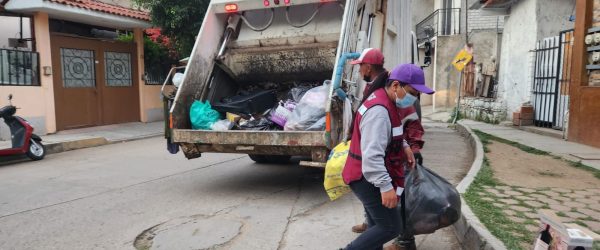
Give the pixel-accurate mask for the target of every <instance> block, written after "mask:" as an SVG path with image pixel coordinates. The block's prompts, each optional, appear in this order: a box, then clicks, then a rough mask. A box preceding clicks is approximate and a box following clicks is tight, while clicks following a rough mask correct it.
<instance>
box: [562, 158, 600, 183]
mask: <svg viewBox="0 0 600 250" xmlns="http://www.w3.org/2000/svg"><path fill="white" fill-rule="evenodd" d="M567 162H569V164H570V165H571V166H573V167H574V168H579V169H583V170H585V171H589V172H592V173H593V174H594V177H596V178H598V179H600V170H598V169H595V168H593V167H590V166H588V165H585V164H583V163H581V161H569V160H567Z"/></svg>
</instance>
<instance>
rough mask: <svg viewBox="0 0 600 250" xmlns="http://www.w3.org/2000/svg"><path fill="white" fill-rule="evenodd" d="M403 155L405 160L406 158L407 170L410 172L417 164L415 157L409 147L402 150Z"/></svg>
mask: <svg viewBox="0 0 600 250" xmlns="http://www.w3.org/2000/svg"><path fill="white" fill-rule="evenodd" d="M404 154H406V158H408V168H409V169H410V170H413V169H415V166H416V164H417V163H416V162H415V155H414V154H413V152H412V150H411V149H410V147H406V148H404Z"/></svg>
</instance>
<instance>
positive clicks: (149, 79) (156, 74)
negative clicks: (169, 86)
mask: <svg viewBox="0 0 600 250" xmlns="http://www.w3.org/2000/svg"><path fill="white" fill-rule="evenodd" d="M166 77H167V72H163V71H162V70H146V72H145V73H144V80H145V81H146V85H162V84H163V83H164V82H165V79H166Z"/></svg>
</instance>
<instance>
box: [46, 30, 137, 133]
mask: <svg viewBox="0 0 600 250" xmlns="http://www.w3.org/2000/svg"><path fill="white" fill-rule="evenodd" d="M136 58H137V57H136V55H135V45H134V44H133V43H123V42H115V41H101V40H94V39H84V38H73V37H66V36H59V35H53V36H52V65H53V68H54V70H53V72H54V95H55V105H56V121H57V127H58V129H59V130H65V129H72V128H80V127H90V126H98V125H109V124H117V123H125V122H134V121H139V120H140V115H139V114H140V112H139V83H138V82H137V80H136V77H134V76H136V75H137V74H138V73H137V67H134V65H137V61H136Z"/></svg>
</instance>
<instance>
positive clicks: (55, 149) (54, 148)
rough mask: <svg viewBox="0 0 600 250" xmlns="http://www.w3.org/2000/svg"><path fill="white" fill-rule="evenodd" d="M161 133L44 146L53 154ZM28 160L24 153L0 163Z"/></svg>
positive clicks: (155, 135)
mask: <svg viewBox="0 0 600 250" xmlns="http://www.w3.org/2000/svg"><path fill="white" fill-rule="evenodd" d="M161 135H163V134H162V133H154V134H149V135H142V136H137V137H131V138H127V139H118V140H108V139H106V138H105V137H91V138H86V139H79V140H72V141H64V142H52V143H48V144H44V146H45V147H46V155H51V154H58V153H63V152H67V151H73V150H78V149H85V148H94V147H100V146H106V145H111V144H117V143H124V142H131V141H137V140H144V139H149V138H154V137H158V136H161ZM42 142H43V141H42ZM26 161H29V158H27V157H26V156H24V155H23V156H18V157H15V158H14V159H12V160H8V161H7V162H3V163H2V164H0V166H4V165H8V164H14V163H20V162H26Z"/></svg>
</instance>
